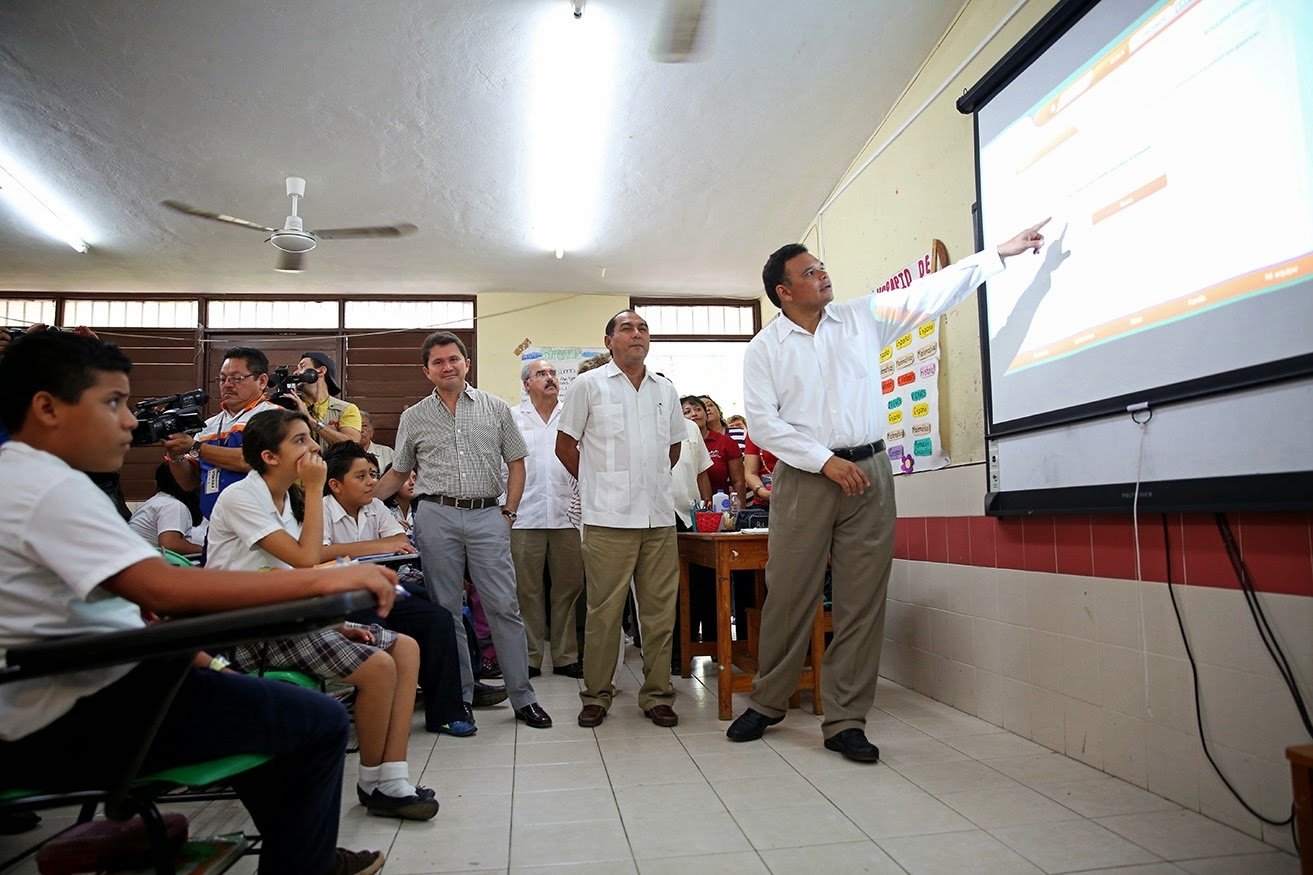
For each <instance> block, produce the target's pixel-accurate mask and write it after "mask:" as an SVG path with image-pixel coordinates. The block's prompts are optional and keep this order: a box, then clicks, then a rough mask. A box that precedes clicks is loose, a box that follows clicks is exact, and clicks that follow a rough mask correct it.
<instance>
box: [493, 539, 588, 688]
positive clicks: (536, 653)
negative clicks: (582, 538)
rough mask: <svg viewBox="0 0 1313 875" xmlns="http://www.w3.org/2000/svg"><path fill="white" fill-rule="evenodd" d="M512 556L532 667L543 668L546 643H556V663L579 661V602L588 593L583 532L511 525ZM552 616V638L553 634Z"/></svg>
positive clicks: (551, 644)
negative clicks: (548, 588) (548, 592)
mask: <svg viewBox="0 0 1313 875" xmlns="http://www.w3.org/2000/svg"><path fill="white" fill-rule="evenodd" d="M511 559H512V560H514V562H515V581H516V591H517V592H518V594H519V599H520V616H521V617H523V618H524V637H525V641H526V642H527V643H528V646H529V667H530V668H542V667H543V645H544V644H547V643H550V646H551V651H552V666H553V667H556V668H560V667H562V666H566V665H569V664H570V663H572V662H577V661H578V660H579V635H578V633H577V632H576V631H575V617H574V610H575V603H576V602H578V601H579V595H580V593H582V592H583V591H584V560H583V549H582V547H581V545H580V543H579V530H578V529H574V528H570V529H511ZM544 565H546V567H547V568H548V569H550V570H551V572H552V597H551V602H552V603H551V608H550V614H549V610H548V606H547V599H546V596H545V594H544V592H543V590H544V589H545V587H544V585H543V566H544ZM549 616H550V618H551V623H550V626H551V641H550V642H545V641H544V640H543V639H545V638H546V637H547V630H548V625H549V624H548V617H549Z"/></svg>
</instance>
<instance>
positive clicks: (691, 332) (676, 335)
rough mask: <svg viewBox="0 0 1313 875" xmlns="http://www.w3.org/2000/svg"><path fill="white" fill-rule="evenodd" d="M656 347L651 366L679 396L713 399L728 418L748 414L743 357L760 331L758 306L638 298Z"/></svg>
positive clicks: (752, 303) (637, 305)
mask: <svg viewBox="0 0 1313 875" xmlns="http://www.w3.org/2000/svg"><path fill="white" fill-rule="evenodd" d="M630 306H631V307H633V308H634V311H635V312H637V313H638V315H640V316H642V317H643V318H644V319H646V320H647V325H648V328H649V329H651V332H652V348H651V350H650V351H649V353H648V356H647V366H648V367H649V368H651V369H652V370H654V371H658V372H660V373H662V374H665V375H666V376H667V377H669V378H670V381H671V382H672V383H674V384H675V389H676V390H678V392H679V394H680V395H709V396H711V397H712V398H713V399H715V401H716V403H717V404H718V405H720V409H721V412H722V413H723V414H724V416H725V417H726V418H728V417H730V416H732V415H734V414H736V413H737V414H740V415H741V414H742V413H743V353H744V352H745V351H746V349H747V346H748V341H749V340H751V339H752V337H753V335H754V334H756V333H757V331H758V330H759V328H760V327H761V304H760V302H758V301H734V300H723V299H722V300H711V301H708V300H706V299H696V300H689V299H682V300H681V299H675V298H646V299H644V298H635V299H633V300H632V301H631V302H630Z"/></svg>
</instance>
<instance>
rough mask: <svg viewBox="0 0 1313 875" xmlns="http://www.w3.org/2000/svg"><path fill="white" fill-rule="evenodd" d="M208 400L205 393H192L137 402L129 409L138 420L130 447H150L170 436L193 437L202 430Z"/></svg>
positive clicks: (194, 390)
mask: <svg viewBox="0 0 1313 875" xmlns="http://www.w3.org/2000/svg"><path fill="white" fill-rule="evenodd" d="M209 400H210V396H209V395H207V394H206V393H205V390H204V389H193V390H191V391H190V392H179V393H178V394H177V395H167V396H165V397H163V398H147V399H146V400H145V401H139V402H137V405H136V406H135V407H133V409H132V415H133V416H135V417H137V427H136V428H134V429H133V430H132V445H133V446H134V447H144V446H149V445H150V444H156V443H159V442H160V441H162V440H164V439H165V438H166V437H168V436H169V435H171V434H181V433H184V432H185V433H187V434H195V433H196V432H198V431H200V430H201V429H202V428H204V427H205V416H204V415H203V414H202V413H201V411H202V410H203V409H204V407H205V402H207V401H209Z"/></svg>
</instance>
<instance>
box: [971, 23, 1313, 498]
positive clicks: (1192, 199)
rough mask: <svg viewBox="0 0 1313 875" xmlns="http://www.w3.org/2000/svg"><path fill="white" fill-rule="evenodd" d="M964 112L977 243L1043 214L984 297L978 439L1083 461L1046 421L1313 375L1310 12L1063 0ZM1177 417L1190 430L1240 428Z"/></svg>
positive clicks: (1207, 418)
mask: <svg viewBox="0 0 1313 875" xmlns="http://www.w3.org/2000/svg"><path fill="white" fill-rule="evenodd" d="M959 108H961V109H963V111H974V113H975V121H976V133H977V141H976V142H977V174H978V177H977V178H978V187H979V188H978V193H979V202H978V208H979V216H978V219H979V231H980V234H981V238H982V240H983V241H988V242H991V243H993V242H997V241H1000V240H1004V239H1006V238H1007V237H1009V236H1011V234H1012V233H1014V232H1015V231H1016V229H1017V228H1020V227H1024V226H1026V225H1028V224H1030V223H1032V222H1033V221H1035V218H1036V217H1041V218H1042V217H1043V216H1047V215H1051V216H1052V217H1053V218H1052V221H1051V222H1050V224H1049V225H1048V227H1046V228H1045V229H1044V231H1045V235H1046V237H1047V238H1048V240H1049V244H1048V245H1047V247H1046V248H1045V250H1044V251H1043V252H1042V253H1041V256H1042V257H1038V258H1018V259H1013V260H1012V261H1011V262H1010V263H1009V269H1008V270H1007V271H1006V272H1005V273H1003V274H1001V275H1000V276H997V277H995V278H993V279H991V280H990V281H989V282H988V284H987V287H986V290H985V292H984V293H983V294H982V295H981V322H982V324H981V335H982V349H983V352H984V370H985V374H984V377H985V385H986V398H987V401H986V408H987V419H988V427H989V432H990V436H991V437H992V438H995V439H998V440H1002V439H1004V438H1005V437H1006V436H1008V435H1014V434H1023V433H1040V434H1041V437H1040V438H1037V439H1036V440H1038V441H1039V442H1038V443H1036V442H1035V441H1032V448H1033V449H1036V450H1038V449H1039V448H1041V447H1044V446H1048V447H1050V448H1051V447H1056V446H1058V445H1059V444H1061V445H1064V446H1067V447H1069V448H1072V447H1079V441H1076V442H1075V443H1073V442H1072V441H1073V436H1076V437H1079V429H1073V428H1066V429H1063V430H1060V432H1059V431H1054V429H1055V428H1056V427H1057V426H1061V425H1063V424H1070V423H1079V422H1082V421H1091V420H1097V419H1098V418H1099V417H1111V416H1114V415H1118V414H1120V415H1121V416H1123V417H1124V416H1126V413H1127V409H1128V408H1130V407H1133V406H1141V405H1144V404H1148V405H1149V406H1150V408H1153V407H1155V406H1159V407H1161V409H1162V411H1163V415H1166V411H1167V409H1168V407H1167V406H1165V405H1172V404H1182V405H1184V402H1185V401H1186V400H1187V399H1198V398H1200V397H1206V396H1209V395H1228V394H1229V395H1232V396H1234V395H1236V393H1240V394H1243V393H1244V392H1245V391H1247V390H1249V389H1251V388H1253V387H1257V386H1262V385H1265V384H1271V383H1274V382H1280V381H1287V380H1292V379H1297V378H1298V377H1299V375H1301V374H1309V373H1313V3H1310V2H1307V0H1102V2H1067V3H1061V4H1059V5H1058V6H1057V7H1055V9H1054V11H1053V12H1052V13H1051V14H1050V16H1049V17H1048V18H1046V19H1045V21H1043V22H1041V24H1040V25H1038V26H1037V28H1036V30H1034V31H1032V34H1031V35H1030V36H1029V37H1028V38H1027V40H1024V41H1023V43H1021V44H1019V45H1018V46H1017V48H1016V49H1014V50H1013V52H1012V53H1010V54H1009V56H1008V57H1006V58H1004V60H1003V61H1002V62H1000V65H998V66H996V67H995V69H994V70H992V71H991V72H990V74H989V75H987V76H986V78H985V79H984V80H982V82H981V83H980V84H979V85H978V86H977V87H976V88H975V89H973V90H972V92H969V93H968V94H967V95H966V96H965V97H964V98H963V99H962V101H959ZM1305 397H1306V396H1303V395H1300V396H1297V397H1296V398H1295V399H1294V400H1296V401H1297V402H1298V401H1299V400H1300V399H1302V398H1305ZM1232 400H1235V399H1234V398H1233V399H1232ZM1287 400H1291V399H1287ZM1219 403H1220V404H1223V405H1225V404H1228V403H1231V402H1230V401H1225V402H1219ZM1238 403H1239V402H1238ZM1188 407H1189V409H1191V410H1194V411H1195V413H1192V414H1191V415H1192V416H1196V417H1202V418H1200V419H1199V420H1198V421H1199V423H1200V425H1201V427H1202V426H1203V425H1204V424H1207V425H1208V426H1209V427H1210V429H1216V428H1218V427H1223V428H1226V429H1230V430H1238V428H1237V426H1239V425H1241V424H1240V423H1236V422H1234V421H1233V420H1232V419H1230V418H1228V417H1227V416H1226V415H1225V414H1223V413H1220V412H1219V411H1220V410H1221V409H1222V408H1221V407H1218V406H1216V405H1209V404H1203V405H1202V406H1201V405H1199V404H1197V403H1195V404H1191V405H1188ZM1182 409H1185V407H1183V408H1182ZM1201 411H1202V412H1201ZM1154 415H1158V414H1157V413H1155V414H1154ZM1249 424H1250V423H1244V425H1249ZM1045 429H1048V430H1049V431H1048V432H1047V437H1045V436H1043V434H1044V430H1045ZM1210 436H1211V435H1210ZM1128 437H1129V438H1131V439H1132V441H1131V442H1134V440H1139V439H1140V436H1139V435H1138V433H1137V430H1136V429H1134V428H1133V429H1131V431H1130V432H1128ZM1106 439H1107V434H1106V433H1104V434H1101V436H1100V440H1106ZM1274 440H1276V442H1277V443H1279V444H1283V445H1282V446H1278V447H1276V452H1275V454H1273V458H1274V459H1277V460H1288V462H1289V465H1294V466H1295V467H1300V466H1302V468H1308V467H1310V466H1309V464H1308V458H1309V456H1310V455H1313V454H1310V453H1308V452H1307V450H1306V449H1304V450H1300V449H1299V447H1301V446H1302V447H1307V446H1309V443H1308V439H1307V435H1305V436H1303V437H1300V438H1296V437H1294V436H1286V437H1284V438H1275V437H1274ZM1055 441H1056V443H1055ZM1046 442H1047V443H1046ZM1225 443H1226V442H1225V441H1223V442H1222V444H1225ZM1254 447H1255V443H1253V442H1251V443H1249V444H1244V443H1239V444H1238V445H1237V446H1236V448H1235V450H1236V451H1237V452H1244V451H1245V450H1246V449H1250V450H1251V452H1252V449H1253V448H1254ZM1131 449H1134V447H1131ZM1218 450H1219V454H1225V449H1224V447H1223V446H1222V445H1221V444H1219V446H1218ZM1157 453H1158V457H1159V459H1160V462H1162V463H1166V462H1167V460H1168V456H1169V455H1170V453H1169V452H1168V450H1167V448H1166V447H1165V446H1159V447H1158V448H1157ZM1004 455H1006V453H1005V454H1004ZM1013 455H1014V456H1016V455H1017V454H1015V453H1014V454H1013ZM1029 455H1030V457H1031V458H1032V459H1035V460H1036V461H1038V459H1037V458H1036V457H1035V456H1034V454H1029ZM1025 457H1026V456H1025V455H1022V456H1021V458H1025ZM1139 462H1140V463H1142V462H1143V452H1142V448H1141V452H1140V458H1139ZM1283 466H1287V462H1286V461H1278V462H1277V464H1276V467H1275V468H1273V470H1284V469H1285V468H1284V467H1283ZM1232 467H1235V466H1232ZM1260 467H1261V466H1260ZM1135 468H1136V469H1139V470H1138V473H1137V474H1136V476H1134V477H1133V478H1131V477H1125V475H1126V474H1127V469H1126V468H1125V467H1124V466H1122V467H1115V468H1114V469H1113V470H1109V471H1108V473H1107V474H1106V475H1095V474H1091V475H1090V476H1093V477H1095V478H1096V479H1098V478H1099V477H1106V478H1107V479H1110V480H1115V479H1117V478H1119V477H1125V479H1137V480H1138V479H1143V478H1142V475H1143V470H1142V468H1143V465H1142V464H1139V465H1137V466H1135ZM1160 469H1161V470H1160V472H1159V473H1161V474H1168V475H1171V476H1177V477H1196V476H1207V475H1209V474H1213V473H1218V474H1221V475H1227V476H1230V475H1239V474H1249V473H1262V472H1261V471H1258V470H1252V466H1243V465H1242V466H1239V467H1235V470H1232V469H1231V468H1229V467H1228V464H1227V463H1222V464H1221V466H1220V468H1219V470H1218V471H1217V472H1213V471H1210V470H1207V466H1205V469H1204V470H1200V469H1198V468H1197V467H1196V468H1193V469H1191V470H1189V471H1180V472H1172V471H1170V465H1166V466H1165V467H1164V466H1163V465H1160ZM1133 470H1134V469H1133ZM1065 477H1066V475H1065V474H1058V475H1055V476H1054V477H1051V478H1045V477H1038V478H1037V477H1035V475H1034V474H1033V473H1032V474H1027V475H1026V482H1027V484H1028V486H1030V487H1039V488H1043V487H1045V486H1050V485H1051V486H1065V485H1074V484H1068V483H1067V482H1066V479H1064V478H1065ZM1003 488H1006V484H1004V487H1003Z"/></svg>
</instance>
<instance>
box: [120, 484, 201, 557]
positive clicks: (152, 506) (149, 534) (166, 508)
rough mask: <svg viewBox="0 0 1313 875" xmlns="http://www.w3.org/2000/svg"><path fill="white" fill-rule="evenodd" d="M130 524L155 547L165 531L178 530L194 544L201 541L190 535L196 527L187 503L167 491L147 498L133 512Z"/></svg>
mask: <svg viewBox="0 0 1313 875" xmlns="http://www.w3.org/2000/svg"><path fill="white" fill-rule="evenodd" d="M128 525H130V526H132V530H133V531H134V532H136V533H137V534H138V535H141V536H142V537H143V538H145V539H146V541H147V543H149V544H150V545H151V546H153V547H158V546H159V545H160V535H162V534H164V533H165V532H177V533H178V534H180V535H182V536H183V537H184V538H187V540H188V541H190V542H191V543H193V544H199V543H201V542H200V541H192V540H191V538H189V537H188V535H189V534H190V533H191V531H192V529H193V528H194V526H193V525H192V521H191V511H190V510H188V509H187V505H185V504H183V503H182V502H181V501H179V500H178V499H176V498H174V497H173V496H172V495H169V494H168V493H167V492H157V493H155V494H154V495H152V496H151V497H150V498H148V499H146V502H145V503H144V504H143V505H142V506H141V507H139V508H137V509H136V511H135V512H133V514H132V519H130V520H128Z"/></svg>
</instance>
